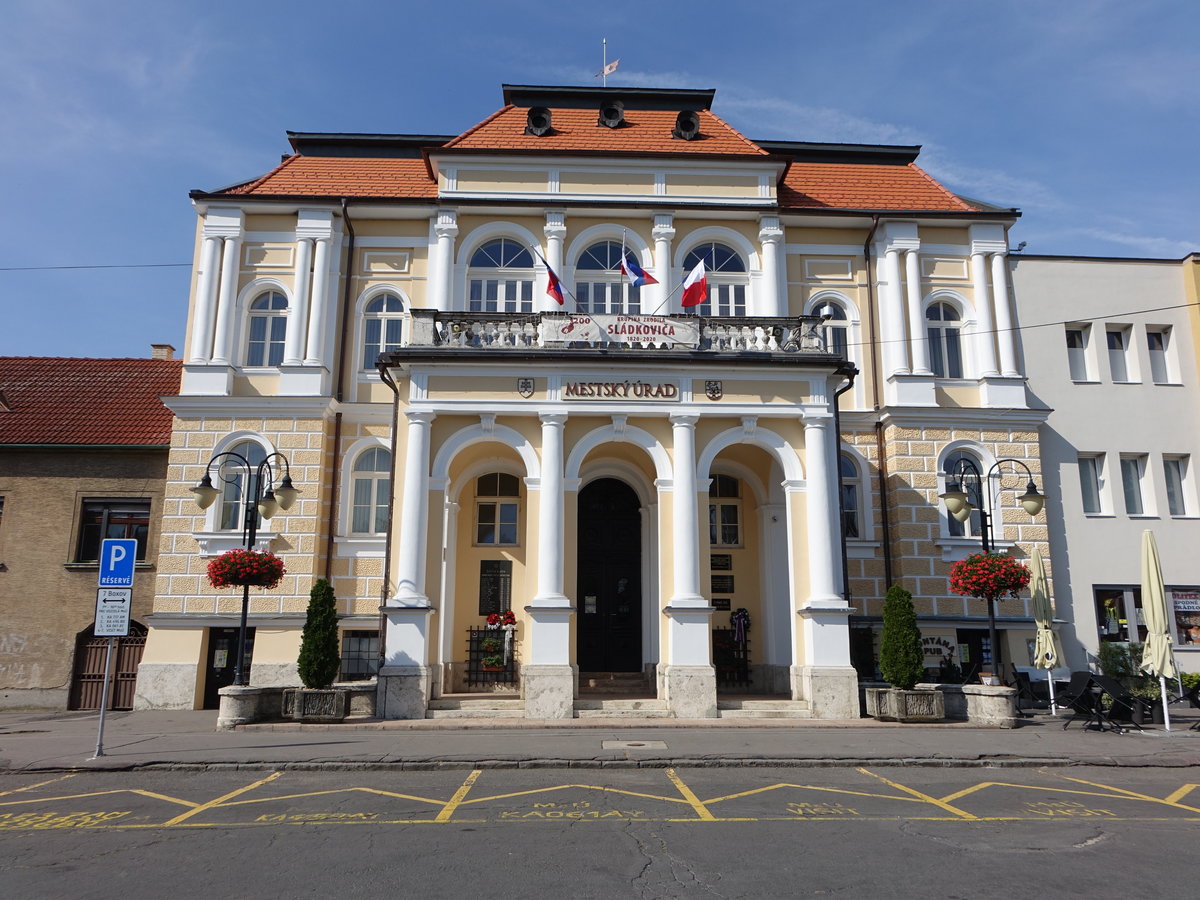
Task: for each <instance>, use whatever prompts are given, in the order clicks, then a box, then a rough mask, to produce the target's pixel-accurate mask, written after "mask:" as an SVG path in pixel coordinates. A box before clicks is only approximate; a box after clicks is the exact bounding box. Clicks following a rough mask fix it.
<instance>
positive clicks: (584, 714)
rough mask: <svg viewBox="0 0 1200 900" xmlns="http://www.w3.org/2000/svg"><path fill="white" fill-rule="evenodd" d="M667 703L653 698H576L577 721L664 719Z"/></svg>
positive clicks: (667, 714)
mask: <svg viewBox="0 0 1200 900" xmlns="http://www.w3.org/2000/svg"><path fill="white" fill-rule="evenodd" d="M669 715H670V714H669V713H668V712H667V701H665V700H658V699H655V698H653V697H644V698H638V697H596V696H592V697H578V698H576V700H575V718H577V719H665V718H667V717H668V716H669Z"/></svg>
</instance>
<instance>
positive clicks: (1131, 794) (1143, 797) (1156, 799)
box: [1055, 773, 1200, 813]
mask: <svg viewBox="0 0 1200 900" xmlns="http://www.w3.org/2000/svg"><path fill="white" fill-rule="evenodd" d="M1055 774H1057V773H1055ZM1058 777H1059V778H1064V779H1066V780H1067V781H1075V782H1078V783H1079V784H1086V785H1089V786H1091V787H1098V788H1104V789H1105V790H1107V791H1116V792H1117V794H1118V795H1124V796H1126V797H1132V798H1133V799H1135V800H1145V801H1146V802H1147V803H1161V804H1163V805H1164V806H1170V807H1172V808H1173V809H1186V810H1187V811H1188V812H1194V813H1200V809H1197V808H1196V807H1194V806H1185V805H1184V804H1182V803H1177V802H1175V801H1174V800H1163V799H1161V798H1159V797H1154V796H1151V795H1150V794H1141V793H1138V792H1137V791H1129V790H1126V789H1125V788H1119V787H1112V786H1111V785H1107V784H1098V783H1097V782H1095V781H1085V780H1084V779H1082V778H1071V777H1070V776H1068V775H1059V776H1058Z"/></svg>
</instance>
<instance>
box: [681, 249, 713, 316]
mask: <svg viewBox="0 0 1200 900" xmlns="http://www.w3.org/2000/svg"><path fill="white" fill-rule="evenodd" d="M707 299H708V281H706V280H705V278H704V260H700V261H699V262H698V263H696V268H694V269H692V271H691V273H690V274H689V275H688V277H687V278H685V279H684V280H683V297H682V305H683V307H684V308H685V309H686V308H687V307H689V306H699V305H700V304H701V303H703V302H704V301H705V300H707Z"/></svg>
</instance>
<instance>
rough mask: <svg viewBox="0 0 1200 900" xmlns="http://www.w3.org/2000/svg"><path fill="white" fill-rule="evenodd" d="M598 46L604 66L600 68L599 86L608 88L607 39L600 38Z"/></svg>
mask: <svg viewBox="0 0 1200 900" xmlns="http://www.w3.org/2000/svg"><path fill="white" fill-rule="evenodd" d="M600 44H601V46H602V47H603V50H602V52H603V55H604V64H603V65H601V66H600V85H601V86H602V87H608V38H602V39H601V41H600Z"/></svg>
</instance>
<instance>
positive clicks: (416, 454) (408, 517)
mask: <svg viewBox="0 0 1200 900" xmlns="http://www.w3.org/2000/svg"><path fill="white" fill-rule="evenodd" d="M405 415H406V416H407V417H408V441H407V443H408V449H407V452H406V454H405V458H404V496H403V500H402V503H401V507H400V528H399V534H398V538H399V540H398V541H397V543H398V545H399V547H400V551H399V553H398V554H397V559H396V593H395V596H393V597H392V605H395V606H427V605H428V603H429V598H428V597H426V596H425V548H426V545H427V540H428V531H429V521H428V520H429V442H430V431H431V423H432V422H433V420H434V419H435V418H436V417H437V414H436V413H434V412H430V411H427V410H411V409H410V410H408V411H407V412H406V413H405Z"/></svg>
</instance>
